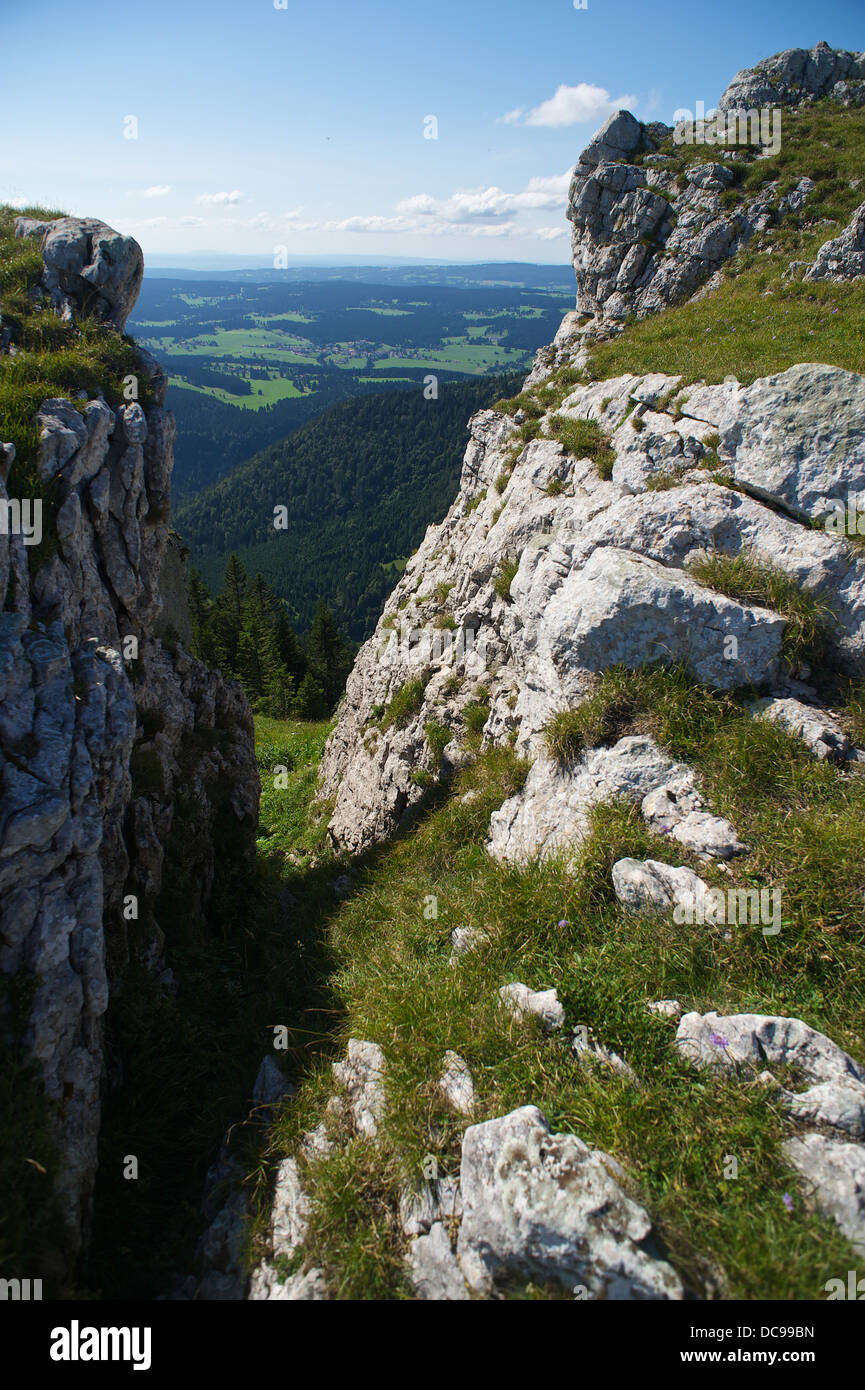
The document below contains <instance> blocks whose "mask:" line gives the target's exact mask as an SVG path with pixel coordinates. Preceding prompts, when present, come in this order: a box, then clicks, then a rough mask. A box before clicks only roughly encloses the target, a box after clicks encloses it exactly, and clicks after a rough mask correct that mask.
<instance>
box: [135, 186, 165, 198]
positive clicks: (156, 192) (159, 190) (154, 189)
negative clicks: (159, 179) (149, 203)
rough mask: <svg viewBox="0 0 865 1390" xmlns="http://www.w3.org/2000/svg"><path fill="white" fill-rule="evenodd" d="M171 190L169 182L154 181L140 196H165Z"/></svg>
mask: <svg viewBox="0 0 865 1390" xmlns="http://www.w3.org/2000/svg"><path fill="white" fill-rule="evenodd" d="M170 192H171V184H170V183H154V184H151V186H150V187H149V188H145V189H144V191H143V192H142V194H141V196H142V198H167V197H168V195H169V193H170Z"/></svg>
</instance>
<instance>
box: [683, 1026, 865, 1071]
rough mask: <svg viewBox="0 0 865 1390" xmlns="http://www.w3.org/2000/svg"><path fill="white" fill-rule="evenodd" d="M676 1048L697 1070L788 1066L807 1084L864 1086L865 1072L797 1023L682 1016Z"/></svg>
mask: <svg viewBox="0 0 865 1390" xmlns="http://www.w3.org/2000/svg"><path fill="white" fill-rule="evenodd" d="M676 1047H677V1048H678V1050H679V1052H680V1053H681V1054H682V1056H683V1057H685V1058H687V1060H688V1061H690V1062H692V1063H693V1065H694V1066H697V1067H715V1068H727V1069H729V1068H733V1067H737V1066H744V1065H750V1066H753V1067H755V1068H756V1067H760V1066H763V1065H765V1064H766V1063H767V1062H768V1063H769V1064H771V1065H773V1066H792V1067H795V1068H796V1069H797V1071H800V1072H801V1073H802V1075H803V1076H805V1077H806V1079H807V1080H809V1081H812V1082H833V1081H845V1082H846V1080H848V1079H852V1080H854V1081H859V1082H863V1081H865V1067H862V1066H860V1064H859V1063H858V1062H854V1060H853V1058H852V1057H850V1056H849V1055H848V1054H847V1053H846V1052H844V1051H842V1049H841V1048H840V1047H838V1046H837V1044H836V1043H833V1042H832V1040H831V1038H827V1037H826V1036H825V1034H824V1033H818V1032H817V1031H816V1029H814V1028H810V1027H809V1026H808V1024H807V1023H803V1022H802V1020H801V1019H798V1018H779V1017H776V1016H774V1015H771V1014H728V1015H721V1014H717V1013H707V1014H699V1013H688V1014H685V1016H684V1017H683V1019H682V1021H681V1022H680V1024H679V1030H678V1032H677V1034H676Z"/></svg>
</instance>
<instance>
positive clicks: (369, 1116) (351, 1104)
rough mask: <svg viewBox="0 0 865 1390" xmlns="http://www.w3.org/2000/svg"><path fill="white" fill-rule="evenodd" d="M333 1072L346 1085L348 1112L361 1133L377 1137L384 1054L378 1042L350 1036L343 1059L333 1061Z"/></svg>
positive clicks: (337, 1079) (382, 1109) (381, 1099)
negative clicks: (364, 1040) (342, 1060)
mask: <svg viewBox="0 0 865 1390" xmlns="http://www.w3.org/2000/svg"><path fill="white" fill-rule="evenodd" d="M332 1069H333V1075H334V1078H335V1080H336V1081H337V1083H338V1084H339V1085H340V1086H343V1087H344V1088H345V1092H346V1099H347V1102H348V1109H349V1114H350V1116H351V1121H352V1124H353V1126H354V1128H355V1130H356V1131H357V1133H358V1134H360V1135H363V1136H365V1137H367V1138H370V1139H374V1138H375V1136H376V1133H377V1132H378V1121H379V1120H380V1119H381V1116H382V1113H383V1111H384V1104H385V1094H384V1080H383V1078H384V1054H383V1052H382V1050H381V1048H380V1047H379V1046H378V1044H377V1043H371V1042H363V1041H361V1040H360V1039H359V1038H349V1040H348V1054H347V1056H346V1059H345V1061H344V1062H334V1063H333V1068H332Z"/></svg>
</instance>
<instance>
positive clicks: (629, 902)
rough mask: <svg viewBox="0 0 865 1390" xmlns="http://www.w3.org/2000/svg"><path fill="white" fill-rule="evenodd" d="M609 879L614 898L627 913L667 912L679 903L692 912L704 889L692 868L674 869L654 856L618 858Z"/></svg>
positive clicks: (705, 889) (705, 887) (703, 893)
mask: <svg viewBox="0 0 865 1390" xmlns="http://www.w3.org/2000/svg"><path fill="white" fill-rule="evenodd" d="M612 878H613V888H614V889H615V893H616V897H617V898H618V900H619V902H620V903H622V905H623V906H624V907H626V908H627V909H628V911H629V912H671V911H672V910H673V908H675V907H677V906H680V905H681V906H683V907H687V908H689V909H690V910H691V912H692V913H693V911H694V909H695V907H696V904H697V902H698V901H699V899H700V898H701V897H703V896H704V895H705V893H706V891H707V884H706V883H705V882H704V881H703V879H701V878H700V877H699V875H698V874H695V873H694V871H693V869H686V868H674V867H673V866H672V865H670V864H663V863H661V862H660V861H659V860H657V859H646V860H639V859H619V860H617V861H616V863H615V864H614V865H613V872H612Z"/></svg>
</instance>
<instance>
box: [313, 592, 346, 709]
mask: <svg viewBox="0 0 865 1390" xmlns="http://www.w3.org/2000/svg"><path fill="white" fill-rule="evenodd" d="M306 660H307V666H308V669H309V674H310V675H311V676H312V677H313V678H314V680H315V681H316V682H317V684H318V685H319V686H320V688H321V690H322V692H323V694H324V698H325V701H326V704H327V708H328V711H330V710H332V709H334V708H335V707H336V704H337V701H338V700H339V697H340V695H341V694H342V690H343V686H344V685H345V678H346V676H347V675H348V672H349V667H350V661H351V658H350V656H349V653H348V651H347V650H346V647H345V644H344V642H343V640H342V638H341V637H340V635H339V630H338V629H337V626H336V623H335V622H334V620H333V616H332V614H331V612H330V609H329V608H328V606H327V604H326V603H325V602H324V600H323V599H319V601H318V607H317V608H316V610H315V617H314V618H313V620H312V627H311V628H310V630H309V636H308V637H307V639H306Z"/></svg>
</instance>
